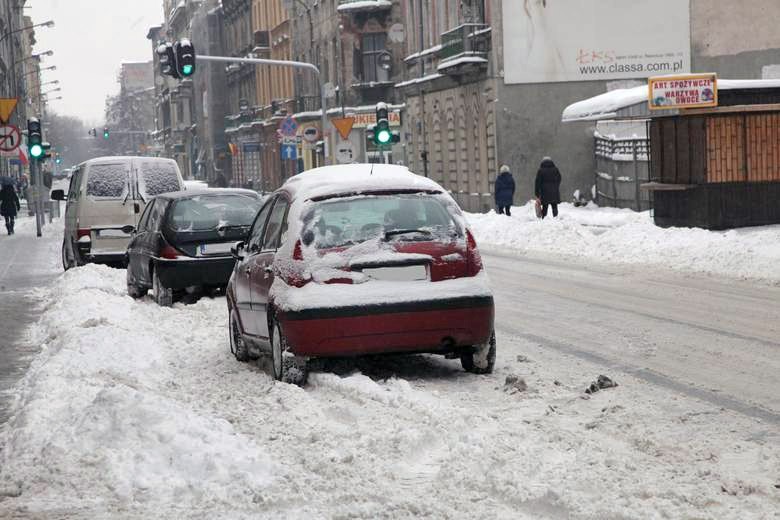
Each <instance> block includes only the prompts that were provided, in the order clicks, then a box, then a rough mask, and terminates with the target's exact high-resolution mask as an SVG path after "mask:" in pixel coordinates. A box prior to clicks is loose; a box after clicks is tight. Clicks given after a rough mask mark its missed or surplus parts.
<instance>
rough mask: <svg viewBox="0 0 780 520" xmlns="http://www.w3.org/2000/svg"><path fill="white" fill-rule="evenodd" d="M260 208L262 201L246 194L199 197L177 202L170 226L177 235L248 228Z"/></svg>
mask: <svg viewBox="0 0 780 520" xmlns="http://www.w3.org/2000/svg"><path fill="white" fill-rule="evenodd" d="M259 209H260V200H259V199H257V198H254V197H250V196H247V195H238V194H222V195H198V196H195V197H191V198H187V199H181V200H178V201H176V202H175V203H174V205H173V208H172V209H171V211H170V212H169V213H168V215H169V216H168V227H169V228H170V229H171V230H172V231H174V232H177V233H184V232H199V231H214V230H217V229H219V228H221V227H231V228H232V227H246V228H247V229H248V228H249V226H251V225H252V221H253V220H254V218H255V215H256V214H257V211H258V210H259Z"/></svg>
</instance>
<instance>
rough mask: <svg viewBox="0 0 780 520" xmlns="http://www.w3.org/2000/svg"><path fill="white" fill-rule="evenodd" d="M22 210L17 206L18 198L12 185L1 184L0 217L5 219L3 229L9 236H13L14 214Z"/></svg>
mask: <svg viewBox="0 0 780 520" xmlns="http://www.w3.org/2000/svg"><path fill="white" fill-rule="evenodd" d="M20 209H22V206H21V204H19V197H18V196H17V195H16V189H14V187H13V185H12V184H3V188H2V189H1V190H0V215H2V216H3V217H5V229H6V230H8V234H9V235H13V234H14V221H15V220H16V213H17V212H18V211H19V210H20Z"/></svg>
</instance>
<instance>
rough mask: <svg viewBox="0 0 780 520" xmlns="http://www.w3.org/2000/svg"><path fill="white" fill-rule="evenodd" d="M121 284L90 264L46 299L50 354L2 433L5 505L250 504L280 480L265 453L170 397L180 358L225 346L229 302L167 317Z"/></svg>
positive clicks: (42, 332)
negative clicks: (8, 500)
mask: <svg viewBox="0 0 780 520" xmlns="http://www.w3.org/2000/svg"><path fill="white" fill-rule="evenodd" d="M124 276H125V275H124V272H123V271H118V270H111V269H108V268H106V267H103V266H94V265H90V266H86V267H83V268H80V269H76V270H71V271H68V272H67V273H65V274H64V275H63V276H62V277H61V279H60V281H59V283H58V284H57V285H56V286H55V288H54V289H53V290H52V291H51V293H50V294H49V296H48V301H47V304H46V306H45V308H44V312H43V314H42V316H43V317H42V320H41V323H40V327H39V329H38V333H39V338H38V340H39V341H40V342H41V343H42V344H43V351H42V353H41V354H40V355H39V357H38V358H37V359H36V360H35V362H34V363H33V365H32V367H31V369H30V371H29V373H28V375H27V376H26V378H25V379H24V380H23V384H22V388H20V389H19V392H18V399H19V403H18V405H19V406H21V407H23V408H22V409H21V410H19V411H18V412H17V414H16V415H15V416H14V417H12V419H11V420H10V421H9V425H8V428H7V430H6V431H4V432H3V434H2V436H0V498H1V497H3V496H4V495H5V496H12V497H14V496H20V497H21V498H23V499H24V501H25V503H27V505H28V506H29V505H30V503H31V502H32V503H33V504H34V505H35V507H38V508H41V509H49V508H53V507H84V506H85V505H90V506H94V507H102V508H107V509H112V508H117V507H118V508H130V509H132V508H134V507H137V506H138V505H139V504H140V505H143V507H144V508H148V509H149V510H154V509H155V508H157V507H163V508H164V507H168V506H170V505H171V504H177V503H179V502H182V501H183V502H185V503H187V504H189V505H193V506H198V507H210V506H214V505H217V506H219V505H221V504H232V503H236V502H237V503H239V504H240V503H242V502H246V501H247V500H249V501H250V503H251V496H250V497H249V499H247V491H246V490H261V489H262V488H264V487H265V486H267V485H268V483H269V482H271V480H272V474H273V468H274V466H275V465H274V464H273V463H271V462H270V459H269V457H268V456H267V454H266V453H265V451H264V450H262V449H260V448H258V447H257V446H256V445H255V444H254V443H253V442H252V441H251V440H250V439H248V438H246V437H245V436H243V435H239V434H237V433H236V432H235V431H234V429H233V427H232V426H231V424H230V423H229V421H227V420H225V419H223V418H220V417H211V416H203V415H200V414H198V413H196V412H195V411H193V410H192V409H191V408H189V407H188V406H187V405H186V404H184V403H181V402H179V401H178V400H177V399H176V398H175V397H174V396H172V395H171V394H172V393H175V390H176V388H177V385H178V380H179V377H178V376H177V375H176V370H175V367H176V366H177V365H178V364H180V363H181V362H180V358H182V357H187V356H192V355H193V353H195V352H196V351H197V350H198V349H199V348H201V345H202V344H203V342H204V341H205V340H207V339H208V338H211V337H214V338H218V339H219V340H222V341H227V338H226V333H225V328H224V323H222V322H223V321H224V320H219V319H215V318H216V317H217V316H219V317H224V313H225V309H224V301H220V302H215V301H203V302H200V303H199V304H197V305H194V306H192V308H191V310H190V312H188V313H183V314H182V313H178V312H177V311H176V310H171V309H159V308H157V307H156V306H151V305H149V302H141V303H139V302H134V301H133V300H132V299H130V298H129V297H128V296H127V295H126V294H125V287H124V283H123V282H124ZM203 323H207V324H208V325H207V326H205V327H204V326H203V325H202V324H203ZM182 331H188V332H184V333H182ZM212 369H213V368H212ZM234 482H241V483H242V486H241V487H239V486H233V485H232V483H234ZM0 516H2V507H0Z"/></svg>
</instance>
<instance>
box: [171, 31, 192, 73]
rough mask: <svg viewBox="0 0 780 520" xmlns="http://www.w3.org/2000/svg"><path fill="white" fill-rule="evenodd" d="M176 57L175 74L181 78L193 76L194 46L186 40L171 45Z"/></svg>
mask: <svg viewBox="0 0 780 520" xmlns="http://www.w3.org/2000/svg"><path fill="white" fill-rule="evenodd" d="M173 50H174V54H175V55H176V72H177V73H178V74H179V77H181V78H188V77H190V76H192V75H193V74H195V46H194V45H192V42H191V41H190V40H188V39H187V38H182V39H181V40H179V41H177V42H176V43H174V44H173Z"/></svg>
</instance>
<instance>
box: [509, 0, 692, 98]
mask: <svg viewBox="0 0 780 520" xmlns="http://www.w3.org/2000/svg"><path fill="white" fill-rule="evenodd" d="M689 3H690V2H689V0H631V1H627V0H504V2H503V3H502V5H503V13H502V14H503V29H504V81H505V82H506V83H551V82H563V81H595V80H614V79H631V78H633V79H639V78H649V77H651V76H661V75H664V74H684V73H687V72H690V68H691V58H690V54H691V50H690V47H691V44H690V10H689Z"/></svg>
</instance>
